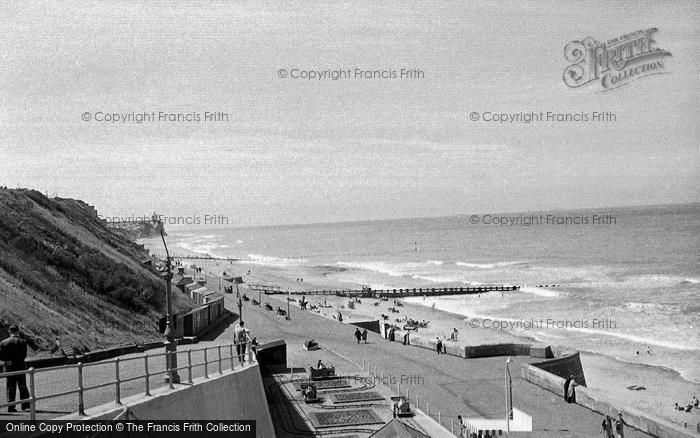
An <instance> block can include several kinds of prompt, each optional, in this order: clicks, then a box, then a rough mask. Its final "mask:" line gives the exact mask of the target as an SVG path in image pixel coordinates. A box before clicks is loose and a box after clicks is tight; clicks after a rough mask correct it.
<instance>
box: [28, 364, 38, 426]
mask: <svg viewBox="0 0 700 438" xmlns="http://www.w3.org/2000/svg"><path fill="white" fill-rule="evenodd" d="M34 373H35V369H34V367H31V368H29V399H30V401H29V403H30V404H29V407H30V408H31V413H30V415H31V417H30V418H31V420H32V421H34V420H36V392H35V391H34Z"/></svg>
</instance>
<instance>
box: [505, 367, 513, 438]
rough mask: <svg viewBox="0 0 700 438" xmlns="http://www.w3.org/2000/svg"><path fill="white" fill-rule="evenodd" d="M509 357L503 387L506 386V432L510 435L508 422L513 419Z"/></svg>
mask: <svg viewBox="0 0 700 438" xmlns="http://www.w3.org/2000/svg"><path fill="white" fill-rule="evenodd" d="M509 364H510V357H508V359H506V369H505V377H504V381H505V385H506V430H507V431H508V433H510V420H512V419H513V378H512V377H511V375H510V368H509V367H508V365H509Z"/></svg>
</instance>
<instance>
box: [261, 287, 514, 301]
mask: <svg viewBox="0 0 700 438" xmlns="http://www.w3.org/2000/svg"><path fill="white" fill-rule="evenodd" d="M249 287H250V289H251V290H253V291H256V292H262V293H264V294H266V295H273V294H291V295H336V296H340V297H358V298H383V297H387V298H389V297H393V298H402V297H419V296H444V295H463V294H480V293H485V292H499V291H500V292H507V291H515V290H519V289H520V288H521V286H504V285H497V286H478V287H418V288H416V287H414V288H399V289H370V288H364V289H340V290H337V289H335V290H330V289H323V290H303V291H289V290H286V289H285V290H283V289H282V288H281V287H280V286H271V285H264V284H250V285H249Z"/></svg>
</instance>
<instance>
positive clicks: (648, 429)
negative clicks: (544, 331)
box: [520, 359, 700, 438]
mask: <svg viewBox="0 0 700 438" xmlns="http://www.w3.org/2000/svg"><path fill="white" fill-rule="evenodd" d="M555 360H556V359H555ZM579 364H580V361H579ZM520 375H521V377H522V378H523V379H525V380H527V381H529V382H531V383H534V384H535V385H537V386H539V387H541V388H544V389H546V390H548V391H550V392H552V393H554V394H556V395H558V396H560V397H562V398H563V397H564V378H562V377H560V376H558V375H556V374H552V373H551V372H550V371H548V370H546V369H542V368H540V367H538V366H536V365H535V364H527V363H523V364H522V365H521V368H520ZM576 404H578V405H581V406H584V407H586V408H588V409H590V410H592V411H594V412H598V413H599V414H601V415H610V416H611V417H613V418H615V417H617V414H618V412H621V413H622V417H623V418H624V420H625V422H626V423H627V424H628V425H630V426H631V427H633V428H635V429H638V430H641V431H642V432H645V433H648V434H650V435H652V436H655V437H659V438H687V437H698V436H700V434H697V433H695V434H694V433H693V432H692V431H691V430H690V429H683V428H682V427H680V426H679V425H675V424H672V423H670V422H668V421H666V420H663V419H661V418H656V417H653V416H651V415H649V414H648V413H644V412H642V411H639V410H637V409H634V408H629V407H622V408H618V407H616V406H615V405H614V403H613V402H612V401H611V400H610V399H608V398H607V397H605V395H604V394H602V393H601V392H599V391H596V390H595V389H591V388H586V387H577V388H576Z"/></svg>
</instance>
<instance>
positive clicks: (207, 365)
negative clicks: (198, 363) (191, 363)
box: [204, 347, 209, 379]
mask: <svg viewBox="0 0 700 438" xmlns="http://www.w3.org/2000/svg"><path fill="white" fill-rule="evenodd" d="M204 378H205V379H208V378H209V359H208V356H207V347H204Z"/></svg>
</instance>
